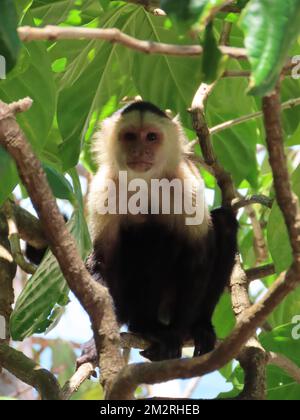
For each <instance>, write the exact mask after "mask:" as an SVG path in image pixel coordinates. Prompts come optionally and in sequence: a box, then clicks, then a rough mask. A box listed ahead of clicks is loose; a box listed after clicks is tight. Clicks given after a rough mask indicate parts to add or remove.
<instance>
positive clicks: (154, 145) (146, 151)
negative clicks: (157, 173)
mask: <svg viewBox="0 0 300 420" xmlns="http://www.w3.org/2000/svg"><path fill="white" fill-rule="evenodd" d="M117 141H118V143H119V152H120V153H119V157H118V158H119V159H118V160H119V164H120V167H121V168H123V169H127V170H131V171H133V172H136V173H145V172H148V171H150V170H151V169H153V168H155V169H157V168H158V167H159V166H160V164H161V163H162V162H161V161H162V158H163V145H164V142H165V133H164V130H163V128H162V126H161V123H160V121H159V119H158V118H155V117H154V116H153V115H151V114H146V115H145V114H144V115H143V114H140V113H136V112H133V113H131V114H129V115H126V118H124V119H123V121H122V123H121V125H120V130H119V135H118V140H117Z"/></svg>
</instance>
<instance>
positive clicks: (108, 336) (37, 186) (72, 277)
mask: <svg viewBox="0 0 300 420" xmlns="http://www.w3.org/2000/svg"><path fill="white" fill-rule="evenodd" d="M0 144H1V145H3V146H4V147H5V148H6V150H7V151H8V152H9V153H10V155H11V156H12V157H13V158H14V160H15V161H16V164H17V168H18V172H19V175H20V178H21V179H22V181H23V184H24V185H25V187H26V188H27V191H28V193H29V195H30V197H31V200H32V203H33V206H34V207H35V209H36V211H37V214H38V215H39V218H40V220H41V223H42V226H43V227H44V231H45V233H46V237H47V239H48V242H49V245H50V248H51V251H52V252H53V254H54V255H55V256H56V258H57V260H58V263H59V265H60V268H61V270H62V273H63V274H64V277H65V279H66V280H67V283H68V285H69V287H70V289H71V290H72V291H73V292H74V294H75V295H76V297H77V298H78V299H79V301H80V303H81V304H82V306H83V307H84V308H85V310H86V311H87V313H88V314H89V316H90V319H91V323H92V328H93V331H94V338H95V342H96V347H97V351H98V355H99V359H100V360H99V366H100V368H101V380H102V383H103V387H104V389H105V390H106V392H108V391H109V389H110V385H111V383H112V381H113V378H114V376H115V375H116V374H117V373H118V371H119V370H120V368H121V367H122V366H123V359H122V356H121V354H120V349H119V332H118V331H119V329H118V324H117V322H116V319H115V314H114V310H113V306H112V301H111V297H110V294H109V292H108V290H107V288H106V287H104V286H102V285H100V284H98V283H96V282H95V281H93V280H92V278H91V277H90V275H89V273H88V272H87V270H86V268H85V266H84V263H83V262H82V260H81V258H80V256H79V254H78V251H77V246H76V243H75V241H74V238H73V237H72V235H71V234H70V233H69V231H68V230H67V228H66V225H65V222H64V219H63V217H62V215H61V214H60V212H59V209H58V207H57V204H56V201H55V199H54V197H53V195H52V192H51V190H50V188H49V186H48V183H47V179H46V176H45V173H44V171H43V169H42V167H41V164H40V162H39V161H38V160H37V158H36V156H35V155H34V153H33V151H32V148H31V146H30V144H29V143H28V142H27V140H26V138H25V136H24V134H23V132H22V131H21V130H20V128H19V126H18V124H17V122H16V120H15V117H14V114H13V113H12V111H11V109H10V107H9V106H8V105H6V104H5V103H3V102H0Z"/></svg>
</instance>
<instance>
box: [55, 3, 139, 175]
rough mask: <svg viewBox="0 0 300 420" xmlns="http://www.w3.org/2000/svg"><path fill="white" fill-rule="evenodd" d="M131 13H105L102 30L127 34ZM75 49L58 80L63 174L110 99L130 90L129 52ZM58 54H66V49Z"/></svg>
mask: <svg viewBox="0 0 300 420" xmlns="http://www.w3.org/2000/svg"><path fill="white" fill-rule="evenodd" d="M137 10H139V9H137ZM131 11H132V5H130V6H123V7H121V8H120V9H117V10H116V11H115V10H113V11H109V12H107V13H105V14H104V15H103V18H102V20H101V27H102V28H106V27H111V26H114V27H118V28H120V29H121V30H125V31H126V29H127V28H128V27H130V26H131V25H134V18H135V15H134V14H131ZM74 45H75V46H77V48H78V50H77V53H76V54H75V56H74V57H73V55H72V56H71V60H72V61H71V62H70V64H69V66H67V68H66V72H65V73H64V75H63V78H62V79H61V85H62V90H61V92H60V96H59V101H58V124H59V128H60V130H61V133H62V138H63V143H62V145H61V146H60V153H61V156H62V158H63V161H64V169H65V170H67V169H69V168H71V167H73V166H75V165H76V164H77V162H78V159H79V155H80V152H81V150H82V147H83V144H84V141H85V139H86V133H87V132H88V133H89V135H90V136H91V135H92V133H93V131H94V130H95V128H96V123H97V121H98V119H99V117H100V115H101V112H102V107H104V106H105V105H106V104H107V103H108V102H109V101H110V100H111V96H114V97H115V98H116V102H119V101H120V99H121V98H122V97H124V96H125V95H127V94H128V93H129V89H130V87H131V86H132V82H131V81H130V75H131V65H132V59H133V53H132V52H131V51H129V50H128V49H126V48H123V47H122V46H120V45H117V44H109V43H107V42H105V41H100V42H99V41H87V42H86V41H84V42H82V41H81V43H80V44H79V43H75V44H74ZM60 53H63V54H66V47H65V48H64V51H63V52H60ZM72 53H73V52H72ZM82 92H84V93H85V94H84V95H83V94H82ZM91 124H92V127H91Z"/></svg>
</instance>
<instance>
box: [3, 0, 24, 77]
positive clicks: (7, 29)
mask: <svg viewBox="0 0 300 420" xmlns="http://www.w3.org/2000/svg"><path fill="white" fill-rule="evenodd" d="M17 25H18V20H17V13H16V9H15V5H14V2H13V0H2V1H1V13H0V58H2V59H3V58H4V59H5V64H6V71H7V72H8V71H10V70H11V69H12V68H13V67H14V66H15V64H16V62H17V57H18V53H19V50H20V45H21V43H20V40H19V37H18V34H17V30H16V28H17ZM1 56H2V57H1ZM3 65H4V63H3V61H2V60H0V66H3ZM1 76H2V71H1V68H0V78H1Z"/></svg>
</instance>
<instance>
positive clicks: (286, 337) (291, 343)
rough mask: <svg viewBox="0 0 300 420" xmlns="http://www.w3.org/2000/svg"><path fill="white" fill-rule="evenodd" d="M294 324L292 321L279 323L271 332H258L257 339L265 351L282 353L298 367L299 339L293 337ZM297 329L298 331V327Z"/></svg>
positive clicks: (299, 361) (299, 360) (299, 362)
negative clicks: (283, 323)
mask: <svg viewBox="0 0 300 420" xmlns="http://www.w3.org/2000/svg"><path fill="white" fill-rule="evenodd" d="M294 315H295V314H294ZM291 320H292V318H291ZM295 326H296V324H292V323H289V324H285V325H280V326H279V327H276V328H274V329H273V330H272V331H271V332H266V333H262V334H260V335H259V341H260V342H261V344H262V346H263V347H264V349H266V350H267V351H270V352H275V353H280V354H283V355H284V356H286V357H287V358H289V359H290V360H292V361H293V362H294V363H296V364H297V365H298V366H299V367H300V359H299V347H300V340H299V339H298V340H296V339H295V338H293V331H294V330H295ZM297 331H298V332H299V328H298V329H297Z"/></svg>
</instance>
